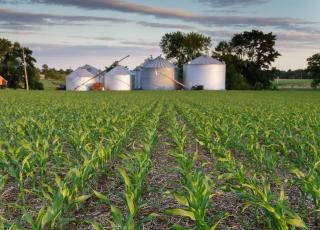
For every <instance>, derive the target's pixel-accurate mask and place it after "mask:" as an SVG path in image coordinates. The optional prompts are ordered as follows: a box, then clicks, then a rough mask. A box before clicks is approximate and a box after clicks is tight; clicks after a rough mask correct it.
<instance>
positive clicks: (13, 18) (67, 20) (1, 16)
mask: <svg viewBox="0 0 320 230" xmlns="http://www.w3.org/2000/svg"><path fill="white" fill-rule="evenodd" d="M93 21H95V22H97V21H98V22H113V23H126V22H129V21H128V20H125V19H118V18H111V17H94V16H72V15H59V14H46V13H29V12H22V11H16V10H10V9H5V8H0V22H2V23H3V24H4V23H6V24H7V23H9V24H8V25H12V28H14V26H17V25H20V26H24V25H26V24H27V25H66V24H68V25H81V24H87V22H93Z"/></svg>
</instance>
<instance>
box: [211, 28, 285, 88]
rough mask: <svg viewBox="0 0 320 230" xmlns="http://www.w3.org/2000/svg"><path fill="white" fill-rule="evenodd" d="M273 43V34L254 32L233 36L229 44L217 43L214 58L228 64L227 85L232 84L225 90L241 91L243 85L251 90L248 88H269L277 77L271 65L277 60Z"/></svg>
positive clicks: (277, 54)
mask: <svg viewBox="0 0 320 230" xmlns="http://www.w3.org/2000/svg"><path fill="white" fill-rule="evenodd" d="M275 42H276V36H275V35H274V34H272V33H263V32H262V31H257V30H252V31H250V32H248V31H245V32H243V33H240V34H235V35H234V36H233V38H232V39H231V41H230V42H226V41H222V42H220V43H219V44H218V45H217V47H216V49H215V52H214V55H213V56H214V57H216V58H218V59H220V60H221V61H224V62H225V63H226V64H227V81H228V82H231V84H228V83H227V88H228V89H242V88H243V87H244V86H245V83H247V84H248V85H249V86H250V87H247V88H255V89H266V88H271V87H272V81H273V80H274V78H275V77H276V76H277V73H278V72H277V71H276V70H275V69H272V68H271V64H272V62H274V61H275V59H276V58H277V57H279V56H280V54H279V52H278V51H276V50H275V48H274V46H275ZM243 78H244V79H245V82H244V81H243ZM234 79H235V80H234ZM236 82H241V84H238V83H236Z"/></svg>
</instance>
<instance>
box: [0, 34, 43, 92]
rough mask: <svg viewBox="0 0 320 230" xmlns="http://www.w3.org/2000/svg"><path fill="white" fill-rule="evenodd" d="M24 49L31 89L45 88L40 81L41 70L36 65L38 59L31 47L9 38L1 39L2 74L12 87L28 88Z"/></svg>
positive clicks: (0, 67) (0, 70) (0, 65)
mask: <svg viewBox="0 0 320 230" xmlns="http://www.w3.org/2000/svg"><path fill="white" fill-rule="evenodd" d="M23 49H24V53H25V60H26V65H27V67H26V68H27V74H28V83H29V87H30V88H31V89H43V85H42V84H41V83H40V82H39V74H40V73H39V71H38V69H37V68H36V67H35V63H36V60H35V59H34V57H33V56H32V51H31V50H30V49H29V48H25V47H22V46H21V45H20V44H19V43H17V42H15V43H12V42H11V41H9V40H7V39H0V75H2V76H3V77H4V78H5V79H6V80H7V81H8V87H10V88H15V89H16V88H26V81H25V73H24V65H23Z"/></svg>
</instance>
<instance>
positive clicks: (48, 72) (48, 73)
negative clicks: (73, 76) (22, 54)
mask: <svg viewBox="0 0 320 230" xmlns="http://www.w3.org/2000/svg"><path fill="white" fill-rule="evenodd" d="M41 72H42V74H44V75H45V77H46V79H51V80H58V81H65V80H66V76H67V75H69V74H70V73H71V72H72V69H66V70H63V69H59V70H57V69H55V68H49V66H48V65H47V64H44V65H42V69H41Z"/></svg>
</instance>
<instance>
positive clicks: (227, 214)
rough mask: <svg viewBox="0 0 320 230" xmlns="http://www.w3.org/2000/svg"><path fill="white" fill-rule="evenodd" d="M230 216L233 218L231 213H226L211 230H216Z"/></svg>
mask: <svg viewBox="0 0 320 230" xmlns="http://www.w3.org/2000/svg"><path fill="white" fill-rule="evenodd" d="M229 216H231V215H230V214H229V213H225V214H224V216H223V217H221V218H220V219H219V220H218V221H217V222H216V223H215V224H213V225H212V226H211V227H210V229H209V230H215V229H216V228H217V227H218V225H219V224H220V223H221V222H222V221H223V220H224V219H226V218H228V217H229Z"/></svg>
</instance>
